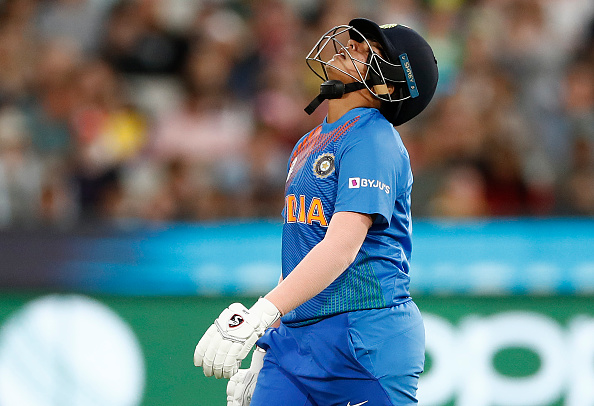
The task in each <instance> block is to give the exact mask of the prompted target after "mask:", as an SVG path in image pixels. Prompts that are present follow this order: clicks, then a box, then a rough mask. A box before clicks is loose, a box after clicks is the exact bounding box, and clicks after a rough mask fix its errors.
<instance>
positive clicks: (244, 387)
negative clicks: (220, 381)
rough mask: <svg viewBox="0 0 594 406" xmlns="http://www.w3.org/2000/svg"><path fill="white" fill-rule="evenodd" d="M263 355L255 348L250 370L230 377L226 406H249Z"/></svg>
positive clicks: (261, 351)
mask: <svg viewBox="0 0 594 406" xmlns="http://www.w3.org/2000/svg"><path fill="white" fill-rule="evenodd" d="M264 355H266V351H264V350H263V349H262V348H260V347H256V349H255V350H254V353H253V354H252V363H251V365H250V368H249V369H240V370H239V371H237V373H236V374H235V375H233V376H232V377H231V379H230V380H229V383H228V384H227V406H250V402H251V401H252V395H253V394H254V389H256V383H257V382H258V373H259V372H260V369H262V365H263V364H264Z"/></svg>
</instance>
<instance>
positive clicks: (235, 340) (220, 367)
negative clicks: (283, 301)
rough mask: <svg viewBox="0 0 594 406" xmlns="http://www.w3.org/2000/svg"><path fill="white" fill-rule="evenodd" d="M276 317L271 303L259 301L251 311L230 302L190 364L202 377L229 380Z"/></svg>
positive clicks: (197, 349)
mask: <svg viewBox="0 0 594 406" xmlns="http://www.w3.org/2000/svg"><path fill="white" fill-rule="evenodd" d="M279 317H280V312H279V311H278V309H277V308H276V306H274V305H273V304H272V303H271V302H269V301H268V300H266V299H263V298H260V300H258V302H256V304H255V305H254V306H252V308H251V309H249V310H248V309H247V308H246V307H245V306H243V305H242V304H241V303H233V304H232V305H230V306H229V307H228V308H227V309H225V310H223V312H222V313H221V315H220V316H219V317H218V318H217V319H216V320H215V322H214V324H213V325H212V326H210V327H209V329H208V330H207V331H206V333H205V334H204V336H203V337H202V338H201V339H200V341H199V342H198V345H197V346H196V350H195V351H194V365H196V366H202V367H203V369H204V375H206V376H212V375H214V376H215V377H216V378H231V377H232V376H233V375H234V374H235V373H236V372H237V370H238V369H239V366H240V365H241V360H243V359H244V358H245V357H246V356H247V354H248V353H249V351H250V350H251V348H252V347H253V346H254V344H255V343H256V341H257V340H258V338H260V337H261V336H262V335H263V334H264V331H265V330H266V329H267V328H268V327H269V326H270V325H271V324H273V323H274V322H275V321H276V320H278V318H279Z"/></svg>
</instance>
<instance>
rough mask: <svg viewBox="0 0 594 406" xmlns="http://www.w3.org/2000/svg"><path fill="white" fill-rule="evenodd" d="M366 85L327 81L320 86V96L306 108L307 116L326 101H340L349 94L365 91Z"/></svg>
mask: <svg viewBox="0 0 594 406" xmlns="http://www.w3.org/2000/svg"><path fill="white" fill-rule="evenodd" d="M366 87H367V86H365V84H364V83H361V82H353V83H347V84H344V83H342V82H341V81H340V80H327V81H325V82H324V83H322V84H321V85H320V94H319V95H317V96H316V98H315V99H313V100H312V101H311V103H309V104H308V105H307V107H306V108H305V112H306V113H307V114H310V115H311V113H313V112H314V111H315V110H316V109H317V108H318V107H319V106H320V104H322V102H323V101H324V100H326V99H340V98H341V97H342V96H344V95H345V94H347V93H350V92H355V91H357V90H361V89H365V88H366Z"/></svg>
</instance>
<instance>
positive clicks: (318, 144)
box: [285, 116, 359, 192]
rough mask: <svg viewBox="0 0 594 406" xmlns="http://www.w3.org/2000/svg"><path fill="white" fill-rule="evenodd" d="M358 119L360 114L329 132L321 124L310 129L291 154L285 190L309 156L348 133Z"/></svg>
mask: <svg viewBox="0 0 594 406" xmlns="http://www.w3.org/2000/svg"><path fill="white" fill-rule="evenodd" d="M357 121H359V116H357V117H355V118H353V119H352V120H349V121H347V122H346V123H344V124H343V125H341V126H340V127H338V128H336V129H334V130H333V131H331V132H329V133H322V126H321V125H319V126H317V127H316V128H314V129H313V130H312V131H310V133H309V135H308V136H307V137H305V139H304V140H303V141H301V143H300V144H299V145H297V148H295V152H293V155H291V167H292V170H291V172H290V173H289V176H288V177H287V182H286V183H285V192H286V190H287V188H288V187H289V185H290V184H291V183H292V182H293V179H294V178H295V175H296V174H297V173H298V172H299V170H300V169H301V168H302V167H303V165H305V162H306V161H307V158H309V156H310V155H311V154H313V153H315V152H317V151H321V150H323V149H324V148H325V147H326V145H328V144H329V143H330V142H333V141H336V140H338V139H339V138H340V137H342V136H343V135H344V134H346V133H347V132H348V130H350V129H351V127H352V126H354V125H355V123H356V122H357Z"/></svg>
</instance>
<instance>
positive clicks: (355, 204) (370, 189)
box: [282, 108, 413, 326]
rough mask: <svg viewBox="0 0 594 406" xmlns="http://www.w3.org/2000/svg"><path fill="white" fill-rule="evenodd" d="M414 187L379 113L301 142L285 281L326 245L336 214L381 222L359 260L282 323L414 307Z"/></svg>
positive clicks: (365, 111)
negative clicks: (311, 253) (405, 304)
mask: <svg viewBox="0 0 594 406" xmlns="http://www.w3.org/2000/svg"><path fill="white" fill-rule="evenodd" d="M412 183H413V176H412V171H411V167H410V159H409V156H408V152H407V150H406V148H405V147H404V144H403V143H402V139H401V138H400V135H399V134H398V132H397V131H396V130H395V129H394V127H393V126H392V125H391V124H390V123H389V122H388V121H387V120H386V119H385V118H384V116H383V115H382V114H381V113H380V112H379V111H378V110H377V109H372V108H356V109H353V110H351V111H349V112H348V113H346V114H345V115H344V116H342V117H341V118H340V119H339V120H338V121H336V122H334V123H327V122H326V120H324V122H323V123H322V124H321V125H320V126H318V127H316V128H315V129H313V130H312V131H311V132H309V133H308V134H306V135H305V136H304V137H303V138H302V139H301V140H300V141H299V142H298V143H297V145H296V146H295V148H294V149H293V152H292V154H291V157H290V159H289V165H288V175H287V181H286V186H285V207H284V210H283V217H284V226H283V237H282V273H283V277H285V278H286V277H287V276H288V275H289V274H290V273H291V271H292V270H293V269H294V268H295V266H297V264H299V262H301V260H302V259H303V257H305V255H307V253H308V252H309V251H310V250H311V249H312V248H313V247H314V246H315V245H317V244H318V243H319V242H320V241H321V240H322V239H323V238H324V235H325V234H326V230H327V227H328V224H329V223H330V219H331V218H332V215H333V214H334V213H335V212H339V211H352V212H358V213H365V214H370V215H375V220H374V224H373V225H372V226H371V228H370V230H369V232H368V234H367V237H366V238H365V241H364V242H363V245H362V246H361V249H360V250H359V253H358V254H357V256H356V259H355V261H354V262H353V263H352V264H351V265H350V266H349V267H348V268H347V269H346V270H345V271H344V272H343V273H342V274H341V275H340V276H339V277H338V278H337V279H336V280H335V281H334V282H332V284H330V286H328V287H327V288H326V289H324V290H323V291H322V292H321V293H319V294H318V295H316V296H315V297H313V298H312V299H310V300H308V301H307V302H305V303H304V304H302V305H301V306H299V307H297V308H296V309H294V310H293V311H291V312H289V313H287V314H286V315H285V316H284V317H283V318H282V321H283V323H285V324H287V325H288V326H299V325H305V324H310V323H313V322H316V321H318V320H320V319H322V318H325V317H327V316H331V315H334V314H338V313H343V312H347V311H353V310H362V309H372V308H383V307H391V306H395V305H398V304H401V303H403V302H405V301H407V300H409V297H410V294H409V281H410V280H409V275H408V274H409V261H410V255H411V250H412V245H411V232H412V221H411V216H410V194H411V189H412Z"/></svg>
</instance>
